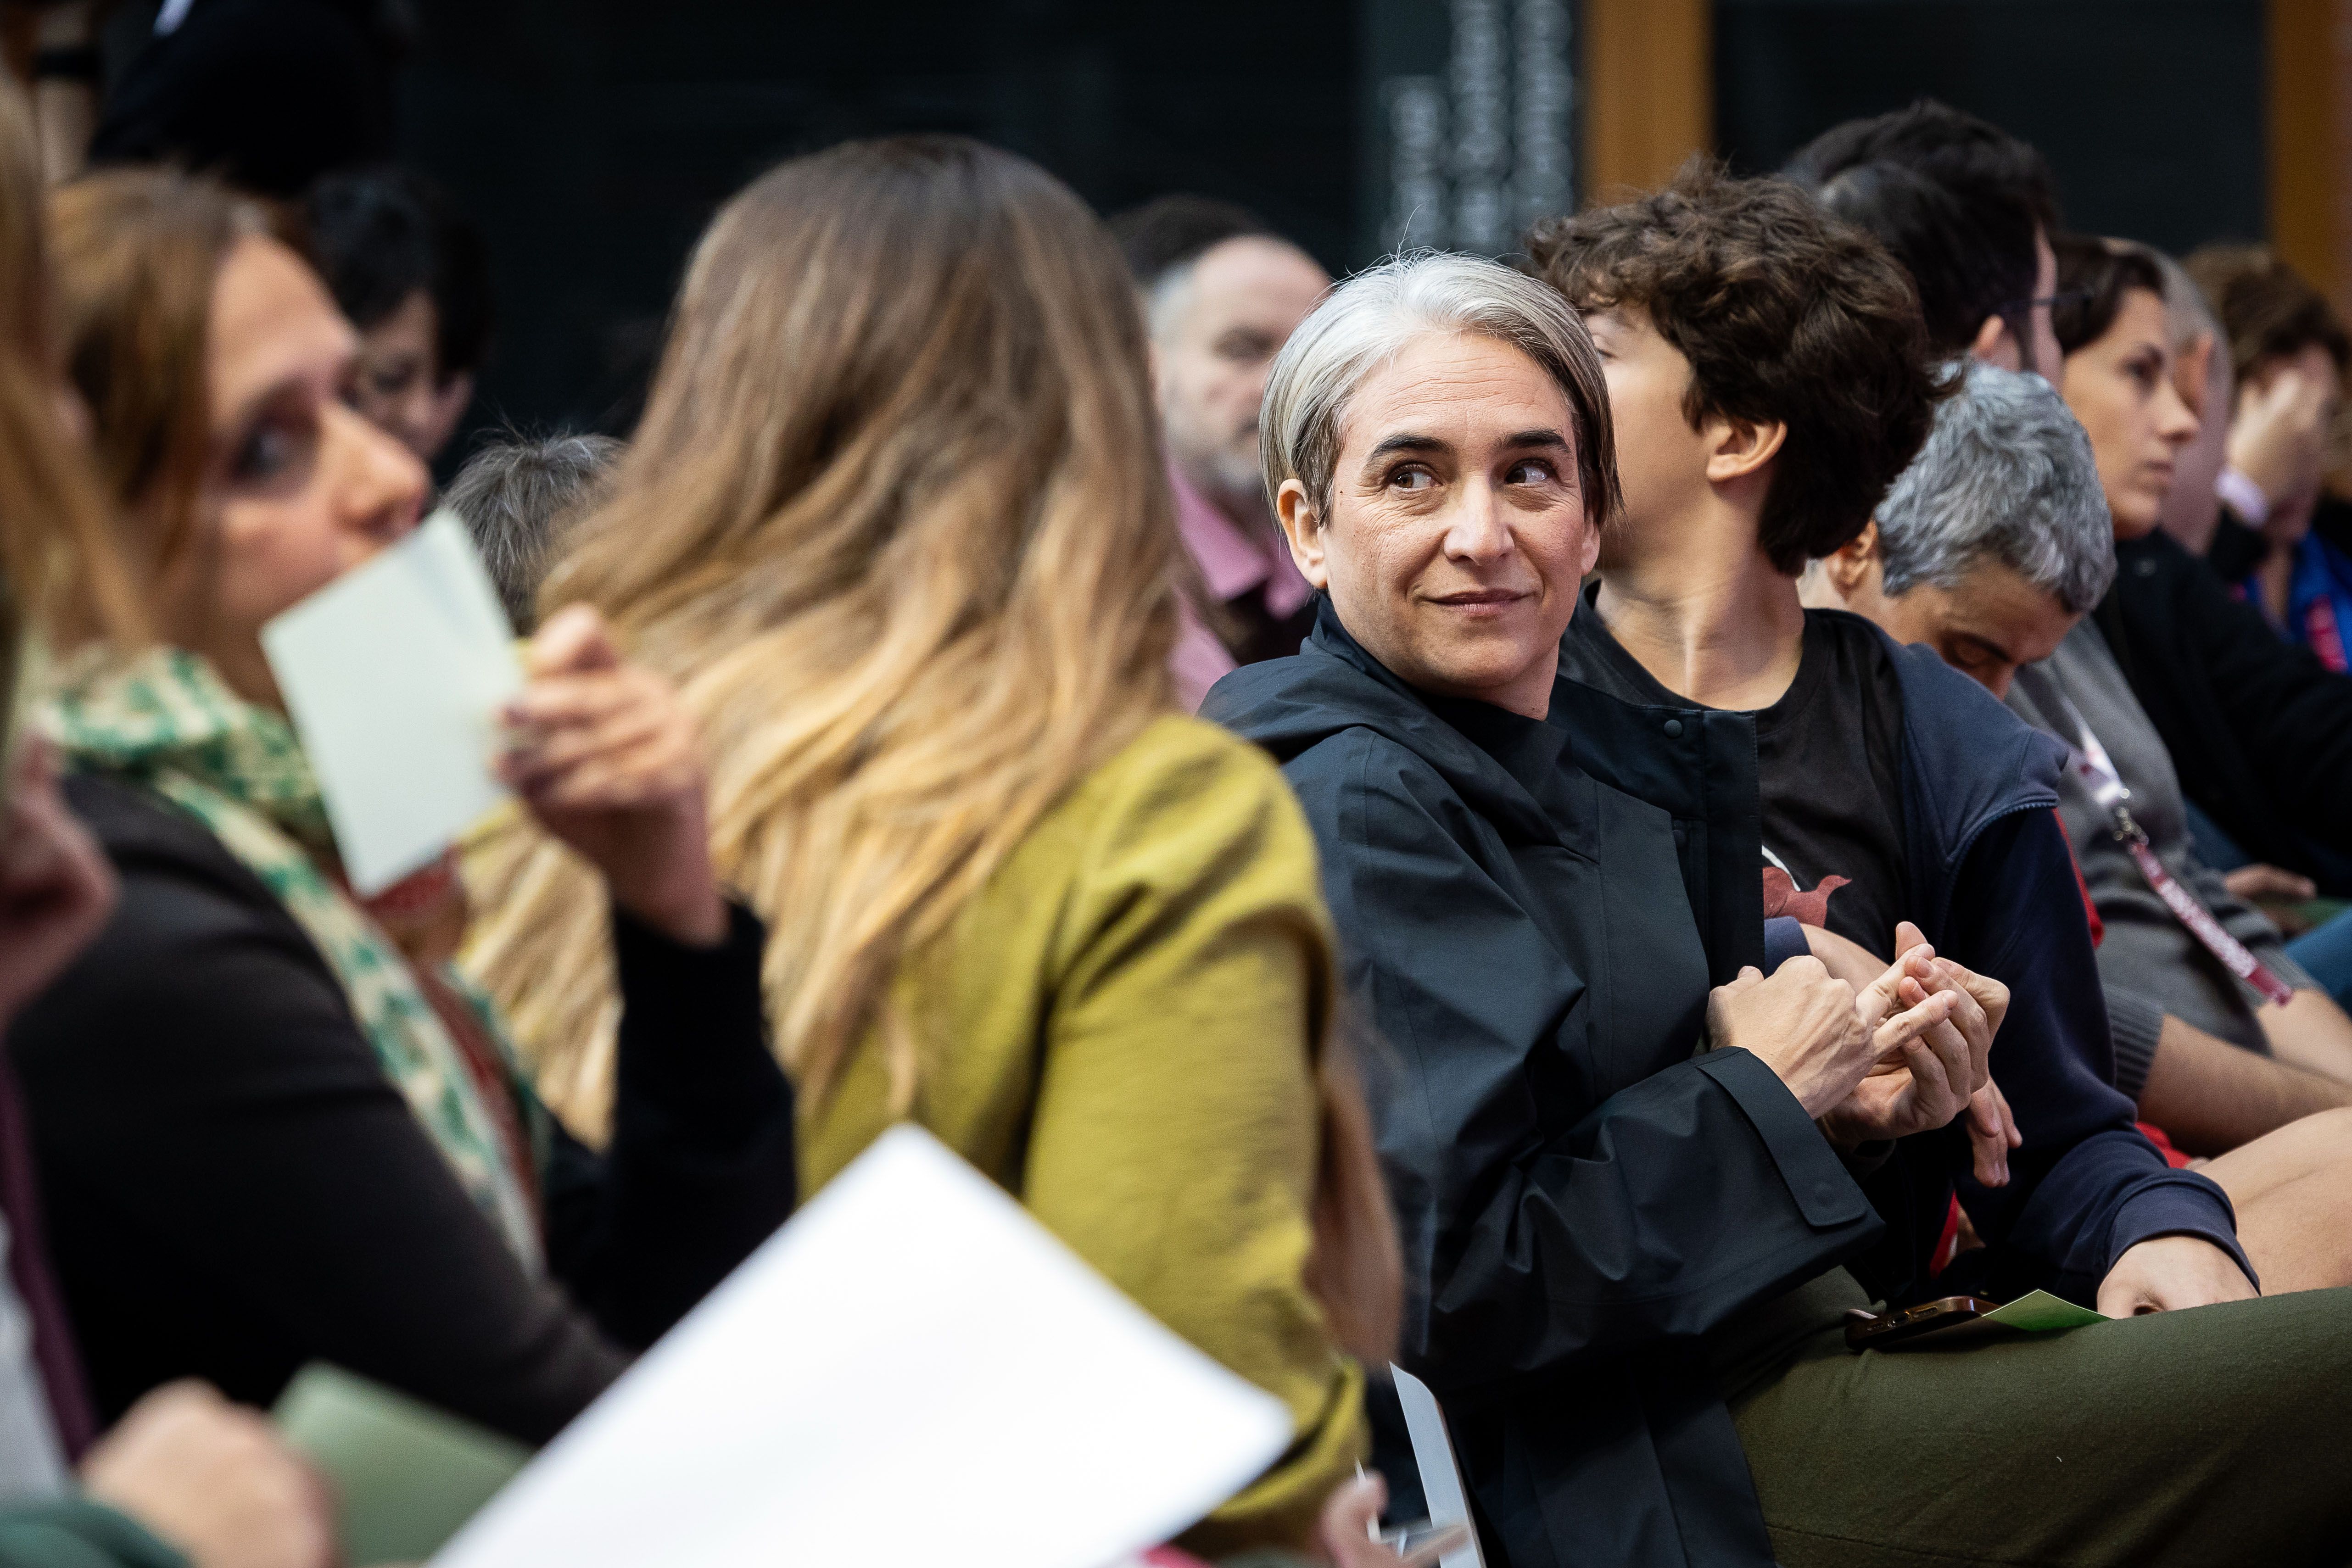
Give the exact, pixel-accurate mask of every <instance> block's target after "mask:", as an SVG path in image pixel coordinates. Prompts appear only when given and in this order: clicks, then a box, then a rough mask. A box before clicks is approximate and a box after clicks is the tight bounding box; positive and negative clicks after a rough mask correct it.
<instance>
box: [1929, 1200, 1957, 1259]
mask: <svg viewBox="0 0 2352 1568" xmlns="http://www.w3.org/2000/svg"><path fill="white" fill-rule="evenodd" d="M1959 1255H1960V1200H1959V1199H1958V1198H1957V1197H1956V1198H1954V1199H1952V1204H1951V1207H1949V1208H1947V1209H1946V1210H1944V1234H1943V1235H1942V1236H1941V1237H1940V1238H1938V1239H1937V1242H1936V1250H1935V1252H1934V1253H1933V1254H1932V1255H1931V1256H1930V1257H1929V1258H1928V1260H1927V1272H1928V1274H1929V1275H1930V1276H1933V1275H1937V1274H1940V1273H1942V1272H1943V1271H1944V1270H1947V1269H1948V1268H1950V1267H1951V1266H1952V1260H1953V1259H1955V1258H1957V1257H1958V1256H1959Z"/></svg>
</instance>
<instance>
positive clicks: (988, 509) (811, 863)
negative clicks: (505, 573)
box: [478, 138, 1176, 1100]
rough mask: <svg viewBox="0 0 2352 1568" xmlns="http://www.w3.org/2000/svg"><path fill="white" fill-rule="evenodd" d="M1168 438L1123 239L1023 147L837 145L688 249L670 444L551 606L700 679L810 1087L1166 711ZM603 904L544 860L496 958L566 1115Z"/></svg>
mask: <svg viewBox="0 0 2352 1568" xmlns="http://www.w3.org/2000/svg"><path fill="white" fill-rule="evenodd" d="M1158 442H1159V438H1158V434H1157V430H1156V423H1155V420H1154V416H1153V412H1152V407H1151V403H1150V390H1149V381H1148V377H1147V372H1146V358H1145V349H1144V339H1143V329H1142V324H1141V321H1140V320H1139V317H1138V314H1137V308H1136V304H1135V298H1134V291H1133V286H1132V285H1131V284H1130V283H1129V281H1128V277H1127V275H1126V273H1125V271H1124V269H1123V267H1122V265H1121V262H1120V258H1119V256H1118V251H1117V249H1116V248H1115V247H1114V246H1113V245H1112V243H1111V241H1110V239H1109V237H1108V235H1106V234H1105V233H1104V232H1103V230H1102V228H1101V226H1100V225H1098V224H1097V222H1096V221H1095V219H1094V217H1093V215H1092V214H1090V213H1088V212H1087V210H1086V208H1085V207H1084V206H1083V205H1081V204H1079V202H1078V201H1077V199H1076V197H1075V196H1073V195H1072V194H1071V193H1069V192H1068V191H1067V190H1066V189H1065V188H1064V187H1063V186H1062V185H1061V184H1060V183H1057V182H1056V181H1055V180H1054V179H1052V178H1051V177H1050V176H1048V175H1046V174H1045V173H1044V172H1042V171H1040V170H1038V169H1037V168H1035V167H1034V165H1032V164H1029V163H1027V162H1024V161H1023V160H1021V159H1018V158H1014V157H1013V156H1011V155H1009V154H1006V153H1003V152H995V151H993V150H992V149H989V148H986V147H982V146H981V145H979V144H977V143H974V142H971V141H961V140H958V139H950V138H906V139H898V140H892V141H876V142H866V143H857V144H852V145H848V146H843V147H838V148H835V149H833V150H831V151H829V152H823V153H819V154H817V155H815V156H813V157H808V158H801V159H795V160H793V162H788V163H786V164H784V165H782V167H780V168H778V169H776V170H774V171H772V172H770V173H769V174H767V175H766V176H765V177H764V178H762V179H761V180H760V181H758V182H757V183H754V184H753V185H751V187H750V188H749V189H747V190H745V191H744V192H743V193H741V194H740V195H738V196H737V197H736V198H735V199H734V200H733V201H732V202H730V203H729V204H728V205H727V207H726V208H725V210H724V211H722V212H721V213H720V214H719V217H718V219H717V221H716V222H714V223H713V224H712V225H711V227H710V230H709V234H707V235H705V236H704V238H703V240H702V242H701V244H700V246H698V249H697V251H696V253H695V256H694V260H693V264H692V266H691V267H690V268H689V269H688V275H687V279H686V284H685V287H684V289H683V291H682V294H681V296H680V298H679V302H678V308H677V320H676V324H675V326H674V328H673V329H672V331H671V334H670V340H669V343H668V347H667V352H666V353H665V355H664V357H663V361H662V364H661V368H660V371H659V372H658V373H657V375H656V380H655V383H654V390H653V393H652V396H651V399H650V401H649V402H648V405H647V408H646V417H645V421H644V423H643V424H642V426H641V427H640V429H639V430H638V432H637V434H636V436H635V440H634V441H633V442H632V444H631V446H630V450H629V452H628V454H627V455H626V456H625V459H624V460H623V462H622V465H621V467H620V469H619V471H618V472H617V473H616V475H615V476H614V489H613V492H612V496H611V498H610V499H609V500H608V501H607V502H606V504H605V505H604V506H603V507H600V508H599V509H598V510H597V511H596V512H595V513H594V514H593V515H592V516H591V517H589V518H588V519H586V520H585V521H584V522H583V525H582V527H581V528H580V530H579V532H578V533H577V534H576V535H575V536H574V538H575V540H576V541H577V542H576V543H575V545H574V547H573V549H572V553H571V555H570V556H569V558H568V559H566V560H565V561H564V562H563V563H562V565H561V566H560V567H559V568H558V570H557V571H556V573H555V575H554V577H553V579H552V580H551V581H550V583H549V584H548V586H547V588H546V590H545V591H544V593H543V594H542V607H543V608H544V609H548V610H552V609H553V608H554V607H556V606H558V605H560V604H562V603H566V602H571V601H586V602H588V603H591V604H593V605H595V606H597V607H598V608H599V609H601V610H602V611H603V612H604V613H605V614H606V615H607V616H608V617H609V618H610V619H611V620H612V621H613V622H614V624H615V625H616V626H617V627H618V628H619V629H620V631H621V632H622V633H623V635H624V636H625V637H626V638H627V640H628V642H629V644H630V646H631V648H632V651H633V652H634V653H635V655H636V656H637V657H639V658H641V659H643V660H645V661H646V663H647V664H651V665H652V666H653V667H655V668H656V669H658V670H660V671H662V672H663V673H664V674H668V675H669V676H671V677H672V678H674V679H676V680H677V682H678V683H679V684H680V685H681V686H682V688H683V689H684V691H685V694H686V697H687V701H688V704H689V706H691V707H692V709H693V710H694V712H695V714H696V716H697V717H698V720H699V721H700V722H701V724H702V726H703V733H704V735H705V737H706V739H707V742H708V745H709V751H710V755H711V757H712V758H714V771H713V776H712V780H711V795H712V826H713V832H712V838H713V845H712V847H713V851H714V853H715V855H716V857H717V860H718V862H719V866H720V868H721V872H722V874H724V875H725V876H727V877H728V878H729V879H730V881H731V882H733V883H735V884H736V885H737V886H739V887H740V889H742V890H743V891H744V893H745V894H747V895H748V896H749V897H750V899H751V903H752V904H754V905H755V906H756V907H757V908H758V909H759V910H760V912H761V915H763V916H764V917H765V918H766V919H767V920H768V922H769V924H770V930H771V941H770V943H769V946H768V954H767V966H766V982H767V992H768V996H769V998H770V1004H771V1018H772V1026H773V1028H774V1030H775V1033H776V1041H777V1046H778V1049H779V1051H781V1053H782V1057H783V1059H784V1061H785V1062H786V1063H787V1064H788V1065H789V1066H790V1067H791V1068H792V1069H793V1072H794V1074H795V1076H796V1077H797V1078H798V1079H799V1081H800V1083H801V1086H802V1092H803V1093H804V1094H806V1095H808V1096H810V1097H811V1098H812V1099H814V1100H821V1099H822V1098H823V1096H824V1093H825V1091H826V1089H827V1088H828V1087H829V1085H830V1084H831V1082H833V1080H834V1077H835V1073H836V1071H838V1069H839V1068H840V1066H841V1063H842V1061H843V1059H844V1057H845V1055H846V1053H847V1052H848V1051H849V1049H850V1048H851V1046H852V1045H853V1044H854V1043H855V1042H856V1040H857V1039H858V1038H859V1037H860V1036H861V1034H862V1033H863V1032H864V1031H865V1030H866V1028H867V1027H868V1026H869V1025H871V1024H873V1023H875V1022H877V1021H885V1022H887V1020H879V1019H877V1009H878V1008H879V1005H880V1002H881V997H882V992H883V989H884V988H885V987H886V985H887V981H888V979H889V977H890V976H891V974H892V973H893V971H894V970H895V969H896V967H897V965H898V959H899V957H900V956H902V955H903V954H905V953H906V952H908V951H909V950H910V949H912V948H914V947H916V946H919V945H920V944H921V943H923V942H924V941H925V940H926V939H928V938H929V937H931V936H936V935H937V934H939V933H940V932H941V931H943V930H944V929H945V928H946V927H947V925H948V924H949V923H950V921H951V920H952V919H953V917H954V915H955V914H956V912H957V911H958V910H959V909H960V908H961V907H962V906H963V904H964V903H965V902H966V900H968V899H969V898H970V897H971V895H972V894H974V893H975V892H976V891H978V889H979V888H980V887H981V885H982V883H984V882H986V880H987V879H988V877H989V875H990V873H992V872H994V871H995V870H996V868H997V867H998V866H999V865H1000V864H1002V863H1003V861H1004V859H1005V857H1006V856H1007V855H1008V854H1009V853H1010V852H1012V850H1013V847H1014V846H1015V845H1017V844H1018V843H1019V842H1020V841H1021V840H1022V839H1023V837H1024V835H1025V834H1027V832H1028V831H1029V830H1030V828H1031V827H1032V826H1034V824H1035V822H1036V821H1037V820H1038V818H1039V817H1040V816H1041V815H1043V814H1044V812H1045V810H1046V809H1047V808H1048V807H1050V806H1051V805H1052V804H1053V803H1054V802H1055V800H1057V799H1058V798H1059V797H1060V796H1061V795H1062V794H1063V792H1064V791H1065V790H1066V789H1068V788H1069V787H1070V785H1071V784H1073V783H1074V782H1076V780H1077V779H1080V778H1082V777H1083V776H1085V775H1086V774H1087V772H1088V771H1090V770H1091V769H1092V768H1095V767H1096V766H1097V764H1098V763H1100V762H1101V761H1103V760H1104V759H1105V758H1108V757H1109V756H1110V755H1111V754H1112V753H1113V752H1115V751H1117V750H1118V749H1119V747H1122V746H1124V745H1125V744H1126V743H1127V742H1128V741H1129V739H1131V738H1132V737H1134V736H1135V735H1136V734H1137V733H1138V732H1139V730H1140V729H1141V728H1142V727H1143V726H1144V725H1145V724H1146V723H1147V722H1149V721H1150V719H1151V718H1152V717H1153V716H1155V715H1157V714H1160V713H1161V712H1162V711H1165V710H1166V708H1167V707H1168V706H1169V700H1170V699H1169V685H1168V680H1167V676H1166V674H1165V670H1166V665H1167V658H1168V652H1169V648H1170V646H1171V643H1172V641H1173V638H1174V635H1175V627H1176V602H1175V595H1174V592H1173V590H1172V589H1171V583H1172V581H1173V580H1174V573H1173V570H1172V568H1173V565H1174V561H1173V552H1174V550H1175V549H1176V544H1175V538H1176V536H1175V531H1174V528H1173V524H1172V520H1171V511H1170V507H1171V503H1170V501H1169V499H1168V497H1167V495H1166V493H1165V490H1164V487H1163V484H1162V481H1161V479H1160V453H1159V444H1158ZM581 892H582V889H581V888H580V886H579V884H578V883H577V880H576V878H574V877H570V876H562V875H558V874H556V873H554V871H553V868H552V865H551V864H550V863H541V864H540V865H536V866H528V867H525V868H522V872H521V880H520V883H518V884H517V885H515V886H514V887H513V888H511V889H509V890H507V892H506V894H505V896H504V897H502V898H501V899H500V900H499V904H501V908H500V913H499V918H498V920H497V921H496V922H495V925H494V927H493V928H492V929H489V930H487V931H486V932H485V933H484V934H483V936H482V938H481V941H482V944H483V945H482V946H481V947H480V948H479V949H478V952H479V953H480V955H481V960H480V967H482V969H483V970H484V971H485V973H486V974H487V975H488V977H489V979H490V980H491V982H492V985H493V988H495V989H497V990H499V991H500V992H504V993H513V994H514V999H515V1000H516V1001H517V1003H518V1004H519V1012H518V1018H519V1021H520V1023H521V1025H522V1027H523V1029H524V1031H525V1033H526V1036H527V1037H530V1038H534V1039H536V1040H539V1041H541V1042H543V1046H544V1049H543V1051H542V1052H541V1055H542V1059H543V1060H542V1066H543V1070H544V1071H547V1072H548V1073H549V1074H550V1076H551V1079H552V1080H553V1082H554V1083H555V1085H556V1092H558V1094H559V1096H560V1095H561V1092H562V1084H563V1082H565V1080H566V1077H567V1069H569V1068H572V1067H573V1066H575V1065H576V1064H574V1063H570V1062H567V1061H565V1060H564V1057H565V1055H566V1054H567V1053H569V1052H572V1051H576V1050H577V1049H578V1042H581V1041H583V1040H587V1039H588V1038H589V1037H590V1035H591V1034H592V1032H594V1033H605V1032H608V1030H603V1029H598V1028H595V1027H594V1026H597V1025H600V1024H603V1023H605V1022H607V1021H608V1020H604V1019H597V1018H595V1017H593V1016H592V1009H594V1008H595V1007H596V1006H597V1004H598V1003H600V1002H601V1001H602V999H603V995H604V991H605V990H606V987H605V986H604V984H602V983H601V976H602V968H603V966H604V962H605V960H604V956H603V948H602V933H601V927H600V925H599V924H598V921H599V915H598V911H597V909H596V901H595V900H594V899H593V898H588V899H584V900H583V899H582V898H581V897H580V896H579V894H580V893H581ZM542 1002H544V1003H546V1004H547V1005H545V1006H544V1007H541V1009H540V1010H539V1012H538V1013H537V1015H536V1016H534V1010H533V1009H534V1007H535V1006H538V1005H539V1004H541V1003H542ZM884 1032H885V1035H886V1038H887V1039H889V1040H891V1041H892V1049H893V1057H894V1061H893V1064H892V1065H893V1070H894V1072H895V1073H896V1074H897V1075H898V1077H899V1079H900V1080H901V1081H902V1082H907V1081H909V1080H908V1075H909V1074H910V1073H911V1071H912V1061H911V1056H910V1054H909V1052H910V1051H911V1044H910V1042H909V1041H908V1040H907V1039H906V1037H905V1035H904V1032H903V1030H897V1029H891V1028H886V1029H885V1031H884ZM598 1076H601V1073H599V1074H598Z"/></svg>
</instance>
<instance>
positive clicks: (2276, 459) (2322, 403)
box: [2229, 366, 2335, 532]
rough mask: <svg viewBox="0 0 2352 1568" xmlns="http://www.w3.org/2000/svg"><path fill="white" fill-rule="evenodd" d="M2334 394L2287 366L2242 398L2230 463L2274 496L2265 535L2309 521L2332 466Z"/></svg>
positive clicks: (2234, 421)
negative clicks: (2329, 406) (2330, 418)
mask: <svg viewBox="0 0 2352 1568" xmlns="http://www.w3.org/2000/svg"><path fill="white" fill-rule="evenodd" d="M2334 390H2335V389H2333V388H2332V387H2330V386H2328V385H2327V384H2326V382H2324V381H2320V380H2316V379H2315V378H2313V377H2310V376H2306V375H2305V374H2304V373H2303V372H2302V371H2298V370H2296V369H2294V367H2293V366H2286V367H2284V368H2282V369H2281V370H2279V371H2277V373H2275V374H2274V375H2273V376H2272V377H2271V378H2270V379H2269V380H2268V381H2267V382H2259V383H2255V384H2252V385H2249V386H2248V387H2247V388H2246V389H2245V391H2244V392H2242V393H2241V394H2240V395H2239V398H2238V412H2237V415H2236V417H2235V418H2233V419H2232V420H2231V422H2230V445H2229V463H2230V466H2231V467H2232V468H2235V469H2237V470H2238V471H2239V472H2240V473H2242V474H2243V475H2244V476H2246V477H2247V478H2249V479H2252V481H2253V482H2254V483H2255V484H2257V485H2259V486H2262V490H2263V496H2265V497H2268V498H2269V500H2270V504H2271V519H2270V522H2269V524H2267V525H2265V531H2268V530H2269V529H2272V528H2279V527H2281V526H2282V525H2285V526H2287V527H2289V528H2296V525H2297V524H2298V522H2302V523H2307V522H2308V521H2309V517H2310V511H2311V507H2312V506H2313V505H2314V504H2315V502H2316V501H2317V500H2318V498H2319V484H2320V479H2321V477H2322V476H2323V475H2324V474H2325V473H2326V467H2327V402H2328V398H2329V394H2330V393H2331V392H2333V391H2334ZM2298 512H2299V513H2300V517H2299V518H2298V517H2297V515H2296V514H2297V513H2298ZM2283 514H2284V515H2283ZM2296 531H2297V532H2299V531H2300V529H2299V528H2296Z"/></svg>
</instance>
